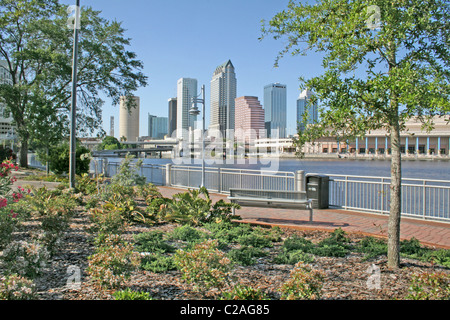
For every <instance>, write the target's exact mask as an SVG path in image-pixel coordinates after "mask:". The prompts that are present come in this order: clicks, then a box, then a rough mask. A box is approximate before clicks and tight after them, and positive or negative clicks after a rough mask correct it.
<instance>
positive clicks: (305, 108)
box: [297, 89, 319, 131]
mask: <svg viewBox="0 0 450 320" xmlns="http://www.w3.org/2000/svg"><path fill="white" fill-rule="evenodd" d="M312 96H313V93H312V92H311V91H310V90H308V89H305V90H304V91H303V92H302V93H300V96H299V97H298V99H297V126H298V127H297V129H298V130H300V131H303V130H305V126H306V125H308V124H312V123H314V122H317V121H318V120H319V114H318V113H319V112H318V110H317V103H314V104H311V103H310V102H309V100H310V99H311V97H312Z"/></svg>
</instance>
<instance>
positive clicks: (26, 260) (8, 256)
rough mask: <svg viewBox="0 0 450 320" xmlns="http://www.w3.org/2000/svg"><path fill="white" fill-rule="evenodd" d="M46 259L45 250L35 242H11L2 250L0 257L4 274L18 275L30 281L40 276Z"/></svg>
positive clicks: (47, 254) (46, 253) (46, 252)
mask: <svg viewBox="0 0 450 320" xmlns="http://www.w3.org/2000/svg"><path fill="white" fill-rule="evenodd" d="M48 258H49V253H48V251H47V249H46V248H45V247H43V246H41V245H40V244H38V243H37V242H36V241H33V242H26V241H13V242H11V243H10V244H9V245H8V246H7V247H6V248H5V250H3V255H2V256H1V260H2V267H3V269H4V270H6V274H18V275H20V276H24V277H27V278H31V279H33V278H35V277H36V276H37V275H38V274H40V272H41V271H42V269H43V268H44V267H45V265H46V263H47V261H48Z"/></svg>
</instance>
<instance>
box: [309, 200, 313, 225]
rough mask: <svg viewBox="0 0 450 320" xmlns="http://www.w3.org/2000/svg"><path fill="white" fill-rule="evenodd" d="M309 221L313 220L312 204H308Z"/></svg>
mask: <svg viewBox="0 0 450 320" xmlns="http://www.w3.org/2000/svg"><path fill="white" fill-rule="evenodd" d="M308 209H309V222H312V221H313V208H312V204H310V205H309V208H308Z"/></svg>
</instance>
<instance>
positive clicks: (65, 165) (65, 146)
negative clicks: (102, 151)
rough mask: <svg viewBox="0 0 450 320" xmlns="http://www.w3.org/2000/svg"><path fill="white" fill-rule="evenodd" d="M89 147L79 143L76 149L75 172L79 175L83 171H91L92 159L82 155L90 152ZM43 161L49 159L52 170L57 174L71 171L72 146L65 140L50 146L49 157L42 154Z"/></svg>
mask: <svg viewBox="0 0 450 320" xmlns="http://www.w3.org/2000/svg"><path fill="white" fill-rule="evenodd" d="M89 152H90V151H89V149H87V148H86V147H83V146H82V145H79V144H77V146H76V150H75V157H76V161H75V173H76V174H77V175H82V174H83V173H88V172H89V164H90V159H88V158H86V159H82V158H81V155H83V154H86V153H89ZM41 157H42V158H43V159H40V160H41V161H43V162H45V161H46V160H48V161H49V167H50V170H51V171H53V172H54V173H56V174H63V173H68V172H69V158H70V146H69V143H67V142H64V143H62V144H60V145H58V146H55V147H53V148H50V150H49V154H48V159H47V158H46V157H43V156H40V157H39V158H41Z"/></svg>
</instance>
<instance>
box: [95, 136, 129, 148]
mask: <svg viewBox="0 0 450 320" xmlns="http://www.w3.org/2000/svg"><path fill="white" fill-rule="evenodd" d="M117 149H123V146H122V144H121V143H120V141H119V140H117V138H115V137H112V136H106V137H104V138H103V140H102V142H101V143H100V144H99V145H98V146H97V150H117Z"/></svg>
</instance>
